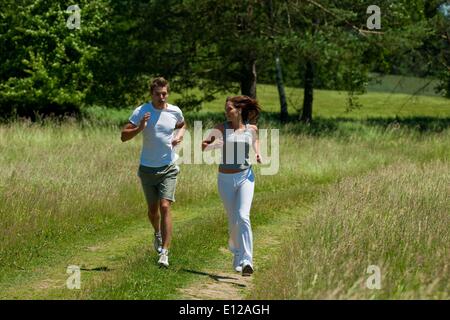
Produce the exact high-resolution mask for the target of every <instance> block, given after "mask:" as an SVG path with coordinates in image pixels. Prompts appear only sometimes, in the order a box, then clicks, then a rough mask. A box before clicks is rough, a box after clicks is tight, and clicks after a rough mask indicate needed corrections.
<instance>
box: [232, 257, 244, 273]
mask: <svg viewBox="0 0 450 320" xmlns="http://www.w3.org/2000/svg"><path fill="white" fill-rule="evenodd" d="M233 268H234V270H236V272H241V271H242V264H241V259H240V258H239V255H238V254H235V255H234V256H233Z"/></svg>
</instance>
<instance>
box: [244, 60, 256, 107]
mask: <svg viewBox="0 0 450 320" xmlns="http://www.w3.org/2000/svg"><path fill="white" fill-rule="evenodd" d="M241 93H242V94H243V95H245V96H249V97H251V98H253V99H256V60H250V61H249V62H247V63H244V65H243V66H242V74H241Z"/></svg>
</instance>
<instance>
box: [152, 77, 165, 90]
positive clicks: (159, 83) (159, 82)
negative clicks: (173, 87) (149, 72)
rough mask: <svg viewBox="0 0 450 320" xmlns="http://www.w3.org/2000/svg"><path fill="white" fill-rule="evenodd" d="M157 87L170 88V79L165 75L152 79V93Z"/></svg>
mask: <svg viewBox="0 0 450 320" xmlns="http://www.w3.org/2000/svg"><path fill="white" fill-rule="evenodd" d="M156 87H167V91H169V90H170V88H169V81H167V80H166V79H164V78H163V77H158V78H154V79H153V80H152V81H150V86H149V88H150V93H153V90H154V89H155V88H156Z"/></svg>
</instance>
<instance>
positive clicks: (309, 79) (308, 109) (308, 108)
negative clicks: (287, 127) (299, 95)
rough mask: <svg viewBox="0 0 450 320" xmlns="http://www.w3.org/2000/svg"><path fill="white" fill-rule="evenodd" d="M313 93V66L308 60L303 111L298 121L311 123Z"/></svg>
mask: <svg viewBox="0 0 450 320" xmlns="http://www.w3.org/2000/svg"><path fill="white" fill-rule="evenodd" d="M313 93H314V65H313V63H312V62H311V61H310V60H308V61H307V62H306V72H305V92H304V96H303V111H302V116H301V118H300V121H302V122H305V123H309V122H311V121H312V106H313Z"/></svg>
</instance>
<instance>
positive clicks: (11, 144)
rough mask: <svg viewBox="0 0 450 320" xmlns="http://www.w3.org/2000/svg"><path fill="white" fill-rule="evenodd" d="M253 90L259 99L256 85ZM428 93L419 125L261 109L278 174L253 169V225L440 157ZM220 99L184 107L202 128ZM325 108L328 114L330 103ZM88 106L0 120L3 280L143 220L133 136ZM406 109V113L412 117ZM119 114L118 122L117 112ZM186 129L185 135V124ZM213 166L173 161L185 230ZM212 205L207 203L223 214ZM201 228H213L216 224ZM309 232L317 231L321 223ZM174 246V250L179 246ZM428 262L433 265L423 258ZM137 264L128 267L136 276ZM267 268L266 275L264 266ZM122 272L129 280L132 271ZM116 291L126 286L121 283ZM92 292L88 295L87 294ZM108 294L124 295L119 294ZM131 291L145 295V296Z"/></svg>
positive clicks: (443, 137)
mask: <svg viewBox="0 0 450 320" xmlns="http://www.w3.org/2000/svg"><path fill="white" fill-rule="evenodd" d="M263 88H264V87H263ZM267 88H268V89H267V90H268V91H269V93H268V96H267V99H271V100H267V101H275V100H274V98H273V93H274V92H272V91H270V90H273V88H269V87H267ZM260 91H262V90H260ZM334 94H335V93H326V94H325V95H324V98H325V100H327V101H329V102H326V103H327V104H328V103H330V101H332V100H333V99H335V97H334V96H333V95H334ZM336 94H337V93H336ZM261 95H262V99H265V98H264V94H263V93H262V92H261ZM269 96H270V98H269ZM428 99H431V98H428ZM433 99H435V100H433V101H434V102H436V103H437V104H438V105H439V106H440V107H439V106H438V107H437V108H436V109H435V112H434V113H433V112H431V113H430V112H429V113H428V114H427V115H428V116H432V117H434V118H430V119H428V118H427V119H423V121H422V122H421V123H419V125H416V124H414V122H413V123H412V124H411V123H410V122H408V121H407V120H404V119H401V118H399V119H397V121H396V122H394V123H392V121H391V120H389V119H388V120H387V121H384V120H383V119H381V120H380V121H379V122H377V121H378V120H377V121H374V122H370V121H368V120H367V121H366V120H364V119H359V118H358V119H357V120H354V119H351V118H345V119H343V120H342V119H341V120H336V119H329V118H319V119H318V121H316V122H314V123H313V124H311V125H309V126H304V125H301V124H299V123H289V124H287V125H285V126H283V127H281V125H280V123H279V122H278V121H277V120H276V119H274V118H273V117H272V115H270V114H269V116H264V117H263V119H262V122H261V125H260V127H261V128H280V129H281V132H280V171H279V172H278V174H276V175H274V176H262V175H261V174H260V169H259V168H258V167H256V168H255V170H256V175H257V180H256V181H257V184H256V193H255V201H254V206H253V208H254V209H253V210H254V211H255V212H258V214H256V215H255V216H254V217H253V218H252V219H253V221H254V222H255V224H256V225H258V224H259V225H262V224H265V223H266V222H267V221H271V220H273V219H276V218H277V215H278V214H279V213H280V212H283V211H284V209H285V208H287V207H289V208H292V210H294V211H295V210H296V209H295V208H297V207H300V206H303V204H304V201H306V199H302V198H299V197H298V196H297V195H298V193H299V192H300V191H301V192H302V194H303V195H308V197H309V196H310V194H312V193H315V192H322V191H320V190H322V186H323V185H325V184H329V183H334V182H336V181H339V180H342V179H347V177H349V176H354V177H357V176H358V175H361V174H363V173H367V172H369V171H370V170H373V169H376V168H379V167H383V166H387V165H390V164H392V163H403V162H404V163H408V162H413V163H416V164H417V165H418V166H420V165H422V164H424V165H426V163H427V162H429V161H432V160H435V159H440V160H441V161H444V162H445V161H448V156H449V153H448V145H449V142H450V132H449V130H448V120H446V119H448V118H446V117H441V118H439V117H440V114H441V113H440V112H441V110H447V109H445V108H444V107H443V106H442V105H441V102H442V101H441V100H440V99H438V98H433ZM426 101H427V103H428V102H430V101H432V100H426ZM222 102H223V101H221V102H220V105H219V102H218V104H217V106H218V108H219V107H220V108H219V109H217V112H215V113H214V108H211V110H210V111H212V113H211V112H210V113H206V112H203V113H202V112H201V113H197V114H191V115H190V116H188V117H187V118H188V120H189V122H190V123H191V124H192V121H193V120H196V119H197V117H198V118H199V120H204V121H205V122H204V125H203V126H204V128H208V127H211V126H212V125H213V124H214V123H216V122H218V121H223V115H222V111H221V108H222ZM274 103H275V102H274ZM268 105H270V103H269V104H268ZM319 105H320V103H319ZM324 107H325V108H326V109H327V110H329V112H331V110H332V106H328V105H327V106H325V105H324ZM319 109H320V107H319V108H318V110H319ZM219 110H220V111H219ZM269 110H270V108H269ZM416 111H417V110H416ZM96 112H99V111H98V110H96V111H95V112H94V113H93V114H94V116H93V117H94V118H93V119H90V120H89V119H84V120H82V121H80V122H74V121H66V122H63V123H53V122H51V121H48V120H43V121H42V122H38V123H29V122H26V121H15V122H11V123H9V124H4V125H1V126H0V231H1V232H0V271H1V275H0V282H1V281H9V279H10V278H9V276H10V275H12V274H16V273H17V270H22V269H29V268H30V266H32V265H35V264H41V263H48V259H49V252H51V251H52V250H53V251H58V252H59V251H60V250H62V249H63V248H65V247H67V246H70V243H72V242H73V241H78V240H79V239H80V238H83V237H91V238H93V239H95V237H96V236H97V235H99V234H103V233H105V232H106V230H114V229H120V230H123V229H124V228H126V227H127V225H128V224H131V223H134V222H136V221H146V206H145V200H144V197H143V194H142V191H141V187H140V185H139V180H138V178H137V176H136V171H137V167H138V161H139V151H140V147H141V138H140V137H138V138H137V139H133V140H132V141H130V142H127V143H122V142H120V139H119V135H120V127H119V126H118V123H122V120H121V119H122V114H121V113H120V112H118V113H115V114H114V115H113V116H112V117H111V118H108V116H105V119H106V120H105V119H104V120H101V121H97V120H96V119H98V118H97V115H96ZM327 112H328V111H327ZM410 112H411V114H410V115H412V116H416V115H417V114H421V113H420V112H419V113H417V114H415V113H414V112H412V111H411V110H410ZM445 112H447V111H445ZM126 113H128V112H126ZM369 113H370V112H369ZM425 113H426V112H425ZM123 114H125V113H123ZM324 114H327V113H326V112H324ZM379 115H380V114H379V113H378V116H379ZM447 117H448V113H447ZM124 119H125V121H126V117H125V118H124ZM436 119H437V120H436ZM69 120H70V119H69ZM402 121H403V122H402ZM190 130H191V134H192V126H191V127H190ZM405 168H406V169H408V170H409V168H410V167H405ZM441 169H442V170H443V172H444V173H446V174H448V167H446V166H444V165H442V166H441ZM216 172H217V167H216V166H215V165H212V166H209V165H205V164H202V165H182V166H181V174H180V176H179V181H178V184H177V193H176V199H177V202H176V203H175V205H174V210H175V211H176V215H175V218H176V219H179V220H183V219H186V220H189V221H190V220H192V219H193V220H192V221H193V222H192V223H194V224H196V226H193V228H194V229H195V228H197V229H198V228H200V229H201V228H202V227H201V224H198V221H201V218H200V220H198V219H197V220H195V218H196V217H200V216H201V215H202V214H204V212H203V211H202V210H199V206H200V207H201V206H202V205H203V204H205V205H208V204H211V203H216V202H217V199H218V195H217V189H216V178H217V177H216ZM414 172H415V173H417V172H418V173H420V171H414ZM423 177H424V178H427V177H428V176H423ZM318 190H319V191H318ZM399 190H400V191H399V196H401V195H402V194H403V193H405V194H408V193H407V190H403V189H399ZM422 191H423V190H422ZM424 192H426V190H425V191H424ZM425 194H426V193H425ZM311 198H312V196H311ZM438 200H439V199H438ZM429 205H430V206H432V205H433V203H432V202H430V203H429ZM219 208H220V209H218V208H216V209H215V210H220V211H221V212H222V214H223V210H222V208H221V207H220V206H219ZM214 213H217V212H215V211H214ZM313 216H314V215H311V217H313ZM311 219H312V218H311ZM213 220H214V219H213ZM208 221H210V220H208ZM302 223H303V222H302ZM310 223H311V224H314V223H313V222H310ZM197 224H198V225H197ZM187 225H189V223H188V224H187ZM206 225H207V226H210V227H214V228H216V227H220V224H216V222H211V223H210V222H208V223H206ZM224 230H225V229H224ZM316 231H317V233H318V234H319V235H320V234H321V232H320V230H316ZM302 232H303V231H302ZM149 234H150V227H149ZM207 234H209V235H210V236H211V237H213V238H214V239H211V243H214V244H217V243H219V242H220V241H217V240H218V239H220V240H222V238H221V237H223V234H222V233H221V234H219V233H217V234H211V233H207ZM194 236H195V235H192V234H190V233H183V237H182V240H183V241H186V242H189V241H191V240H192V241H193V243H198V242H195V241H197V240H199V239H191V237H194ZM215 237H217V239H216V238H215ZM176 240H177V239H176V238H175V239H174V243H176ZM174 245H176V244H174ZM256 245H257V244H256ZM210 249H211V248H209V249H208V251H207V254H213V251H214V250H212V249H211V250H210ZM178 250H180V254H181V251H182V247H179V249H178ZM293 257H294V256H293ZM183 259H184V258H183ZM130 261H131V262H130V266H129V267H127V268H128V269H127V270H129V271H130V272H132V270H133V268H135V267H136V265H139V264H140V262H141V261H147V263H148V262H149V260H148V257H147V258H146V257H145V256H142V255H140V256H137V257H135V259H133V257H131V258H130ZM189 263H191V262H189V261H187V262H186V264H189ZM428 266H429V268H430V270H434V269H432V264H428ZM436 266H437V267H438V268H439V266H440V265H439V264H436ZM137 269H139V268H137ZM436 270H438V269H436ZM439 270H440V269H439ZM141 271H142V270H141ZM141 271H139V270H138V271H137V272H136V273H135V274H136V275H138V276H139V275H140V274H142V273H140V272H141ZM142 272H143V271H142ZM439 272H440V271H439ZM264 274H266V273H264ZM267 275H268V276H270V277H272V274H271V273H268V274H267ZM256 276H257V277H258V275H256ZM130 279H132V281H135V280H133V279H136V278H133V277H130ZM183 279H184V278H183ZM257 279H258V278H257ZM291 280H292V279H291ZM280 281H283V280H280ZM355 281H356V280H355ZM280 283H283V282H280ZM292 283H294V282H292ZM295 283H296V282H295ZM284 284H285V285H286V288H285V289H283V290H291V289H289V288H288V287H289V282H284ZM172 287H174V286H172ZM122 288H124V290H125V289H127V288H128V289H129V288H133V286H129V284H126V283H125V284H124V285H123V287H122ZM141 289H142V288H141V287H139V288H138V290H141ZM130 290H131V289H130ZM281 291H282V290H281ZM289 292H290V291H289ZM433 292H434V291H433ZM170 294H171V292H169V291H167V290H166V291H165V293H164V295H165V296H168V295H170ZM96 295H97V293H95V292H94V293H93V296H96ZM98 295H99V296H102V297H107V295H105V294H100V293H98ZM117 296H121V297H132V296H130V295H129V294H128V293H126V292H123V294H122V293H118V294H117ZM137 296H140V297H144V296H145V293H144V292H141V293H139V294H138V295H137ZM310 296H311V297H313V296H314V294H311V295H310ZM258 297H259V296H258ZM284 297H297V296H296V295H295V294H292V293H291V292H290V293H289V294H287V295H278V296H276V298H284ZM302 297H303V296H302ZM382 297H384V296H382Z"/></svg>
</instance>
